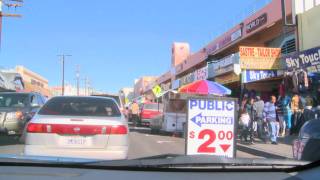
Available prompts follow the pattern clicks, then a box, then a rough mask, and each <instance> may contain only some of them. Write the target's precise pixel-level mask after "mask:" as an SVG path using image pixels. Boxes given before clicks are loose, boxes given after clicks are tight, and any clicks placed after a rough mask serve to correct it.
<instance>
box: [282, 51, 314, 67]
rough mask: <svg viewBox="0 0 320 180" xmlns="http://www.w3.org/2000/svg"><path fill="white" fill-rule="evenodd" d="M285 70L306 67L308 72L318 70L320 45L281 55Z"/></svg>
mask: <svg viewBox="0 0 320 180" xmlns="http://www.w3.org/2000/svg"><path fill="white" fill-rule="evenodd" d="M283 60H284V63H285V67H286V69H287V70H289V71H290V70H294V69H306V70H307V71H308V73H312V72H320V47H315V48H312V49H308V50H305V51H301V52H296V53H293V54H291V55H288V56H285V57H283Z"/></svg>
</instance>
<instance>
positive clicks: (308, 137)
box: [293, 119, 320, 161]
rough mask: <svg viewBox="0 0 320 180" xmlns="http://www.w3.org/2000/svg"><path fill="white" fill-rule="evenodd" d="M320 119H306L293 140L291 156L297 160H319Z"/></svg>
mask: <svg viewBox="0 0 320 180" xmlns="http://www.w3.org/2000/svg"><path fill="white" fill-rule="evenodd" d="M319 152H320V119H314V120H310V121H307V122H306V123H305V124H304V125H303V126H302V128H301V129H300V132H299V136H298V138H297V139H296V140H294V141H293V157H294V158H295V159H297V160H305V161H316V160H320V153H319Z"/></svg>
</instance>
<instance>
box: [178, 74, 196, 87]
mask: <svg viewBox="0 0 320 180" xmlns="http://www.w3.org/2000/svg"><path fill="white" fill-rule="evenodd" d="M194 81H195V75H194V73H189V74H187V75H185V76H183V77H181V78H180V86H183V85H186V84H189V83H192V82H194Z"/></svg>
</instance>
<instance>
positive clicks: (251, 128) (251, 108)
mask: <svg viewBox="0 0 320 180" xmlns="http://www.w3.org/2000/svg"><path fill="white" fill-rule="evenodd" d="M246 112H248V114H249V117H250V121H249V138H250V143H251V144H253V139H254V134H255V132H256V131H257V128H256V127H257V126H256V124H257V123H256V120H255V117H256V110H255V107H254V99H253V98H249V99H248V101H247V104H246Z"/></svg>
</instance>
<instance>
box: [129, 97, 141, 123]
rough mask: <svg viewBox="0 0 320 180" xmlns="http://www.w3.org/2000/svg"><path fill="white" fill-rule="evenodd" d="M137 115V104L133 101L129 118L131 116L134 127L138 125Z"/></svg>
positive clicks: (138, 109) (138, 110) (138, 111)
mask: <svg viewBox="0 0 320 180" xmlns="http://www.w3.org/2000/svg"><path fill="white" fill-rule="evenodd" d="M139 113H140V108H139V104H138V103H137V102H136V101H133V103H132V105H131V116H132V121H133V126H134V127H135V126H137V125H138V124H139Z"/></svg>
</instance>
